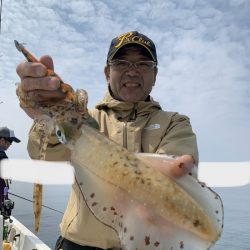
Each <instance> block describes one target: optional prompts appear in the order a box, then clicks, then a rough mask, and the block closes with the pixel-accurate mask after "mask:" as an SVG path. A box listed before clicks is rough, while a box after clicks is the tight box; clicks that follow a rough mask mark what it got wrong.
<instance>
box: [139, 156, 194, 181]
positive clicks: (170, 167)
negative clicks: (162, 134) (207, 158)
mask: <svg viewBox="0 0 250 250" xmlns="http://www.w3.org/2000/svg"><path fill="white" fill-rule="evenodd" d="M136 157H138V158H139V159H140V160H141V161H143V162H144V163H145V164H146V165H148V166H151V167H153V168H155V169H157V170H159V171H160V172H162V173H163V174H165V175H169V176H172V177H175V178H178V177H181V176H184V175H185V174H188V173H189V172H190V171H191V170H192V169H193V168H194V160H193V158H192V156H191V155H182V156H179V157H176V158H170V157H169V158H168V157H167V156H164V155H157V154H143V153H142V154H141V153H139V154H136Z"/></svg>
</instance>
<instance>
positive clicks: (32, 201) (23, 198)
mask: <svg viewBox="0 0 250 250" xmlns="http://www.w3.org/2000/svg"><path fill="white" fill-rule="evenodd" d="M8 194H11V195H13V196H15V197H18V198H20V199H22V200H25V201H29V202H31V203H34V200H30V199H27V198H25V197H22V196H20V195H17V194H13V193H11V192H9V193H8ZM42 207H45V208H47V209H50V210H53V211H55V212H57V213H60V214H63V212H62V211H59V210H57V209H54V208H52V207H49V206H46V205H42Z"/></svg>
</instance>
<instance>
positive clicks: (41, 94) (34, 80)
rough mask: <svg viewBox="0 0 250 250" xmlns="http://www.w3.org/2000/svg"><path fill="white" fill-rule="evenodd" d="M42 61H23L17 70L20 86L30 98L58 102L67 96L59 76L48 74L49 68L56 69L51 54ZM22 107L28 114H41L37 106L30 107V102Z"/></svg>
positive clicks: (44, 101) (39, 102)
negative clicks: (61, 88) (62, 88)
mask: <svg viewBox="0 0 250 250" xmlns="http://www.w3.org/2000/svg"><path fill="white" fill-rule="evenodd" d="M40 62H41V63H32V62H22V63H20V64H19V65H18V66H17V68H16V72H17V74H18V76H19V77H20V79H21V82H20V85H19V88H21V91H22V92H23V93H24V95H25V96H26V97H27V99H28V100H30V101H32V102H35V103H37V104H38V105H37V106H39V104H42V103H48V102H49V103H51V104H52V105H53V103H57V102H58V101H61V100H63V99H64V98H65V93H63V92H62V91H61V90H60V89H59V87H60V80H59V79H58V78H57V77H52V76H47V70H48V68H49V69H52V70H54V65H53V60H52V58H51V57H50V56H43V57H41V59H40ZM26 104H27V105H23V104H22V103H20V106H21V108H22V109H23V110H24V111H25V112H26V114H27V115H28V116H29V117H31V118H32V119H35V118H36V117H37V116H39V115H41V111H39V110H38V109H37V108H34V107H30V106H29V104H28V103H26Z"/></svg>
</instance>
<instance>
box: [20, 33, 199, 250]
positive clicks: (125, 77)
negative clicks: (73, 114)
mask: <svg viewBox="0 0 250 250" xmlns="http://www.w3.org/2000/svg"><path fill="white" fill-rule="evenodd" d="M40 62H41V63H31V62H25V63H24V62H23V63H20V64H19V65H18V66H17V69H16V70H17V74H18V75H19V77H20V79H21V83H20V85H19V88H20V89H19V90H21V91H23V92H24V96H26V97H27V99H30V100H32V101H34V102H37V103H38V104H39V103H42V102H45V103H47V102H50V103H57V102H60V101H61V100H63V99H64V98H65V93H63V92H62V91H61V90H60V89H59V87H60V81H59V79H58V78H56V77H51V76H47V70H48V68H50V69H53V68H54V67H53V60H52V58H51V57H49V56H43V57H42V58H41V59H40ZM157 64H158V59H157V54H156V48H155V45H154V42H153V41H152V40H151V39H149V38H148V37H147V36H145V35H143V34H141V33H139V32H137V31H131V32H128V33H125V34H122V35H120V36H118V37H115V38H114V39H113V40H112V41H111V44H110V48H109V51H108V55H107V61H106V65H105V66H104V74H105V77H106V80H107V92H106V94H105V97H104V99H103V100H102V101H101V102H100V103H98V104H97V106H96V107H95V108H94V109H92V110H90V115H91V116H92V117H93V118H94V119H95V120H96V121H97V122H98V124H99V127H100V132H102V133H103V134H104V135H106V136H107V137H108V138H110V139H112V140H113V141H115V142H117V143H118V144H120V145H122V146H123V147H124V148H126V149H128V150H129V151H130V152H142V153H154V154H166V155H175V156H177V157H176V159H175V160H174V163H173V164H172V167H171V168H172V169H173V173H176V175H177V176H181V175H185V174H187V173H188V172H189V171H190V170H191V168H192V167H193V166H194V165H197V164H198V149H197V142H196V136H195V134H194V132H193V131H192V127H191V124H190V121H189V118H188V117H187V116H185V115H180V114H178V113H177V112H169V111H164V110H162V108H161V106H160V104H159V103H158V102H156V101H154V100H153V98H152V96H151V95H150V93H151V91H152V88H153V87H154V85H155V83H156V77H157V73H158V67H157ZM80 66H81V65H79V67H80ZM166 84H167V81H166ZM167 96H168V93H166V98H167ZM21 107H22V108H23V110H24V111H25V112H26V113H27V115H29V116H30V117H31V118H33V119H34V118H35V116H36V115H37V114H38V112H39V111H38V110H37V109H34V108H32V107H29V106H27V105H22V103H21ZM39 127H40V124H39V122H34V124H33V126H32V128H31V130H30V133H29V142H28V151H29V155H30V157H31V158H33V159H37V158H38V152H39V150H38V149H39V143H40V137H39V132H38V131H39ZM69 159H70V151H69V149H67V148H66V147H65V146H64V145H62V144H60V143H59V141H58V139H57V138H56V136H55V133H53V134H52V135H51V137H50V141H49V144H48V147H47V151H46V160H50V161H58V160H62V161H63V160H66V161H67V160H69ZM164 167H168V166H164ZM60 228H61V236H60V237H59V239H58V241H57V244H56V248H55V249H62V250H87V249H120V243H119V239H118V236H117V234H116V232H115V231H114V230H113V229H112V228H110V227H108V226H106V225H104V224H103V223H101V222H100V221H98V220H97V219H96V218H95V216H94V215H93V214H92V212H91V211H90V209H89V208H88V206H87V205H86V202H85V201H84V199H83V197H82V196H81V191H80V188H79V186H78V185H77V183H74V184H73V187H72V192H71V195H70V199H69V202H68V206H67V209H66V211H65V214H64V217H63V219H62V223H61V225H60Z"/></svg>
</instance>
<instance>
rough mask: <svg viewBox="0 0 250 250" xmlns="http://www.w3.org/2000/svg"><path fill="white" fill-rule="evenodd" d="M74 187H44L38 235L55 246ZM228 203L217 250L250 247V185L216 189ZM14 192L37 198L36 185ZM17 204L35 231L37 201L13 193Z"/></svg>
mask: <svg viewBox="0 0 250 250" xmlns="http://www.w3.org/2000/svg"><path fill="white" fill-rule="evenodd" d="M70 189H71V187H70V186H52V185H46V186H44V192H43V204H44V205H46V206H49V207H51V208H53V209H56V210H58V211H53V210H50V209H48V208H43V209H42V217H41V229H40V232H39V234H38V237H39V238H40V239H41V240H42V241H44V242H45V243H46V244H47V245H48V246H49V247H51V248H52V249H54V246H55V242H56V240H57V238H58V236H59V234H60V231H59V224H60V221H61V219H62V215H63V214H62V213H63V211H64V210H65V208H66V205H67V201H68V197H69V194H70ZM214 190H215V191H216V192H217V193H218V194H219V195H220V196H221V198H222V200H223V204H224V217H225V218H224V231H223V234H222V237H221V239H220V240H219V241H218V242H217V243H216V245H215V246H214V247H212V249H213V250H250V185H247V186H243V187H235V188H214ZM10 192H11V193H13V194H16V195H19V196H22V197H24V198H26V199H30V200H33V184H27V183H21V182H13V183H12V184H11V185H10ZM9 198H10V199H12V200H14V202H15V207H14V209H13V211H12V215H13V216H15V217H16V218H17V219H18V220H19V221H21V222H22V223H23V224H24V225H25V226H26V227H28V228H29V229H30V230H31V231H32V232H34V216H33V203H31V202H29V201H26V200H23V199H20V198H17V197H15V196H12V195H10V196H9Z"/></svg>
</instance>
